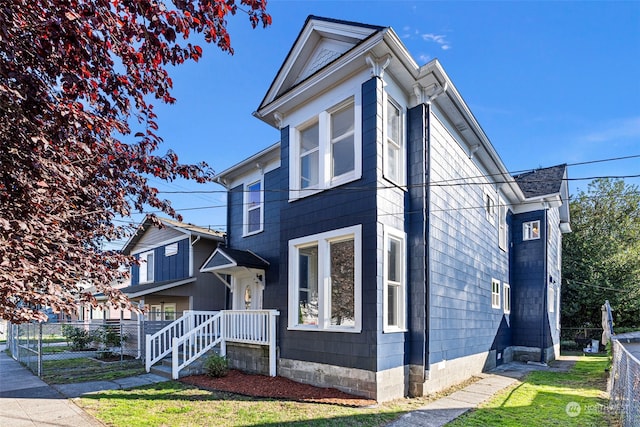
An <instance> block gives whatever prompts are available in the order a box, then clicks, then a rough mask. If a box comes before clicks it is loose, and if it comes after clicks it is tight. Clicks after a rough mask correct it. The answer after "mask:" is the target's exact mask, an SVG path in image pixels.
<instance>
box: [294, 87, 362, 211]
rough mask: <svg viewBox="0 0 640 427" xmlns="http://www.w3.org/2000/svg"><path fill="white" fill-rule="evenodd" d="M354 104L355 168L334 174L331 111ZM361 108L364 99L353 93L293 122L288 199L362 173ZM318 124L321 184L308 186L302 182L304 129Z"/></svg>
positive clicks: (359, 176)
mask: <svg viewBox="0 0 640 427" xmlns="http://www.w3.org/2000/svg"><path fill="white" fill-rule="evenodd" d="M349 105H351V106H352V107H353V120H354V122H353V131H352V135H353V149H354V165H353V166H354V167H353V170H352V171H349V172H346V173H344V174H342V175H338V176H332V170H331V169H332V166H331V165H332V162H331V160H332V149H333V142H332V141H331V115H332V114H333V113H334V112H337V111H340V110H342V109H343V108H345V107H347V106H349ZM361 111H362V108H361V100H360V97H359V96H357V95H350V96H347V97H345V99H344V100H343V101H341V102H339V103H337V104H334V105H332V106H331V107H329V108H327V109H325V110H324V111H322V112H320V113H319V114H317V115H315V116H313V117H311V118H308V119H307V120H304V121H302V122H300V123H299V124H297V125H295V126H291V128H290V133H289V153H290V159H289V199H290V201H293V200H297V199H300V198H304V197H307V196H310V195H312V194H316V193H319V192H321V191H324V190H327V189H329V188H334V187H337V186H340V185H343V184H346V183H348V182H352V181H355V180H357V179H360V178H361V177H362V136H361V135H362V123H361V122H362V117H361V116H362V113H361ZM316 123H317V124H318V184H317V185H315V186H310V187H306V188H304V189H302V188H301V186H300V180H301V174H302V171H301V166H300V159H301V154H302V153H301V152H300V148H301V147H300V140H301V132H302V131H303V130H305V129H308V128H309V127H310V126H313V125H314V124H316Z"/></svg>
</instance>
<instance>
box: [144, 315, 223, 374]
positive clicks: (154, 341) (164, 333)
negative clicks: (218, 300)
mask: <svg viewBox="0 0 640 427" xmlns="http://www.w3.org/2000/svg"><path fill="white" fill-rule="evenodd" d="M217 313H218V312H216V311H193V310H187V311H185V312H184V314H183V316H182V317H180V318H178V319H177V320H175V321H173V322H172V323H170V324H168V325H167V326H165V327H164V328H162V329H160V330H159V331H158V332H156V333H155V334H147V335H146V340H145V363H144V366H145V369H146V371H147V372H149V371H150V370H151V366H153V365H154V364H156V363H158V362H159V361H160V360H162V359H163V358H164V357H165V356H167V355H168V354H169V353H171V349H172V344H173V339H174V338H175V337H181V336H183V335H184V334H185V333H186V332H188V331H189V330H192V329H194V328H195V327H197V326H198V325H200V324H202V323H204V322H206V321H207V320H208V319H209V318H211V317H213V316H215V315H216V314H217Z"/></svg>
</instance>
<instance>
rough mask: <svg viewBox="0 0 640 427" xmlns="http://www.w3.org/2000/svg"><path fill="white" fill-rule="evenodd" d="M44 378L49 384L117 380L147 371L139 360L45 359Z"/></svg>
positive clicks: (43, 366) (43, 365)
mask: <svg viewBox="0 0 640 427" xmlns="http://www.w3.org/2000/svg"><path fill="white" fill-rule="evenodd" d="M42 372H43V374H42V379H43V380H44V381H45V382H47V383H49V384H67V383H78V382H84V381H100V380H115V379H118V378H126V377H131V376H135V375H142V374H144V373H145V370H144V366H143V365H142V362H141V361H139V360H125V361H122V362H110V363H104V362H100V361H98V360H94V359H91V358H88V357H81V358H74V359H61V360H45V361H43V362H42Z"/></svg>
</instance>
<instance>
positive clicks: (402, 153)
mask: <svg viewBox="0 0 640 427" xmlns="http://www.w3.org/2000/svg"><path fill="white" fill-rule="evenodd" d="M389 105H391V106H393V108H395V109H397V110H398V112H399V113H400V114H399V117H398V120H399V121H400V123H399V124H398V128H399V129H398V134H399V135H398V136H399V138H400V140H399V141H393V140H392V139H390V131H389V128H388V118H387V115H388V111H389V110H388V109H389ZM405 116H406V115H405V112H404V109H403V108H402V107H401V106H400V104H399V103H398V102H396V101H395V100H394V99H393V98H392V97H391V96H389V95H388V94H387V93H386V92H385V96H384V112H383V138H384V144H383V157H384V166H383V167H384V169H383V176H384V177H385V178H386V179H387V180H389V181H391V182H393V183H394V184H396V185H399V186H405V185H406V183H407V176H406V169H407V167H406V163H407V160H406V159H407V154H406V153H407V150H406V143H405V124H404V122H405ZM390 145H393V146H394V147H396V149H397V152H398V159H397V161H398V165H397V166H398V176H397V177H393V176H391V174H390V172H389V171H390V170H391V168H390V158H389V146H390Z"/></svg>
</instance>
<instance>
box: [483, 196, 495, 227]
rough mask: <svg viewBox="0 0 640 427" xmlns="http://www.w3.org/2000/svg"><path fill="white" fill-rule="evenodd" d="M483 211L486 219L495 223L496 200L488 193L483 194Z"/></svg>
mask: <svg viewBox="0 0 640 427" xmlns="http://www.w3.org/2000/svg"><path fill="white" fill-rule="evenodd" d="M484 213H485V216H486V218H487V220H488V221H489V222H490V223H491V224H494V225H495V216H496V202H495V201H494V200H493V197H492V196H491V195H490V194H489V193H485V194H484Z"/></svg>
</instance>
